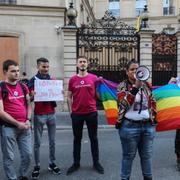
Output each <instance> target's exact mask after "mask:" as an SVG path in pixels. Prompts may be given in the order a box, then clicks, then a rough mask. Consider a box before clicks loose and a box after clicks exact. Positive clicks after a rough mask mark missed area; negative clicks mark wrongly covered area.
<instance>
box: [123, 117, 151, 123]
mask: <svg viewBox="0 0 180 180" xmlns="http://www.w3.org/2000/svg"><path fill="white" fill-rule="evenodd" d="M125 120H127V121H129V122H132V123H137V124H147V123H150V122H151V120H150V119H142V120H132V119H128V118H125Z"/></svg>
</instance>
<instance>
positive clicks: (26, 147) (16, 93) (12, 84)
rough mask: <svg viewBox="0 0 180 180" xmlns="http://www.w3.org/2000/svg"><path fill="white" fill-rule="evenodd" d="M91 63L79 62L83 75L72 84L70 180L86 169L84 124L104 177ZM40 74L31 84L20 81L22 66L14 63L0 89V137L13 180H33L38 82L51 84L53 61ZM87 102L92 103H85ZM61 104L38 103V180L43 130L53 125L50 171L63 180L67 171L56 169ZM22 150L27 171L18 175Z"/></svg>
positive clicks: (41, 64) (6, 66)
mask: <svg viewBox="0 0 180 180" xmlns="http://www.w3.org/2000/svg"><path fill="white" fill-rule="evenodd" d="M87 67H88V62H87V59H86V58H85V57H79V58H78V59H77V68H78V70H79V72H78V74H77V75H74V76H73V77H72V78H71V79H70V80H69V86H68V107H69V110H70V112H71V118H72V129H73V135H74V142H73V159H74V161H73V164H72V166H70V168H68V170H67V175H70V174H72V173H73V172H74V171H77V170H78V169H79V168H80V153H81V139H82V131H83V125H84V121H85V122H86V125H87V128H88V134H89V138H90V142H91V152H92V157H93V167H94V169H95V170H96V171H97V172H98V173H100V174H103V173H104V169H103V167H102V165H101V164H100V162H99V147H98V138H97V128H98V121H97V116H98V114H97V109H96V97H97V94H96V86H95V82H96V80H97V76H95V75H93V74H90V73H88V72H87ZM37 69H38V72H37V74H36V75H35V76H33V77H32V78H31V79H30V80H29V81H28V83H26V82H27V81H26V82H25V83H26V84H27V85H26V84H25V83H24V82H23V80H24V79H20V78H19V74H20V72H19V65H18V64H17V63H16V62H15V61H13V60H6V61H4V62H3V73H4V76H5V80H4V81H2V82H1V83H0V133H1V149H2V154H3V167H4V171H5V174H6V177H7V179H9V180H17V179H18V180H27V179H28V177H27V173H28V170H29V167H30V163H31V156H32V144H31V141H32V138H31V119H32V107H31V102H33V100H34V95H35V93H36V92H35V91H34V86H35V85H34V84H35V83H34V82H35V80H51V79H53V78H52V77H51V76H50V75H49V61H48V59H46V58H39V59H37ZM84 96H86V102H87V103H84ZM55 107H56V102H55V101H48V102H34V113H33V127H34V168H33V171H32V174H31V178H32V179H38V178H39V175H40V146H41V138H42V134H43V127H44V125H47V130H48V138H49V166H48V169H49V171H51V172H52V173H54V174H60V173H61V170H60V168H59V167H58V166H57V164H56V158H55V134H56V116H55ZM16 144H17V145H18V148H19V152H20V158H21V165H20V167H19V173H18V175H17V173H16V171H15V167H14V165H13V161H14V157H15V154H14V153H15V152H14V149H15V146H16Z"/></svg>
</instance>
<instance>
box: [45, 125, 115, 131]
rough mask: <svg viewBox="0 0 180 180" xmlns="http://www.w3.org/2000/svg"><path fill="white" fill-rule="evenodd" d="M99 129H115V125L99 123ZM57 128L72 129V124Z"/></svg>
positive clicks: (57, 127) (57, 128)
mask: <svg viewBox="0 0 180 180" xmlns="http://www.w3.org/2000/svg"><path fill="white" fill-rule="evenodd" d="M83 129H87V127H86V126H84V127H83ZM98 129H101V130H102V129H115V127H114V125H98ZM44 130H47V127H46V126H45V127H44ZM56 130H72V126H63V125H62V126H61V125H60V126H59V125H58V126H56Z"/></svg>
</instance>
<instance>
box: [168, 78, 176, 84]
mask: <svg viewBox="0 0 180 180" xmlns="http://www.w3.org/2000/svg"><path fill="white" fill-rule="evenodd" d="M176 82H177V79H176V78H175V77H172V78H171V79H170V80H169V83H176Z"/></svg>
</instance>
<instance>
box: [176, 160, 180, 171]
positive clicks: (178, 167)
mask: <svg viewBox="0 0 180 180" xmlns="http://www.w3.org/2000/svg"><path fill="white" fill-rule="evenodd" d="M176 168H177V170H178V171H180V159H178V160H177V164H176Z"/></svg>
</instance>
